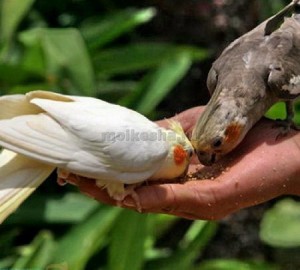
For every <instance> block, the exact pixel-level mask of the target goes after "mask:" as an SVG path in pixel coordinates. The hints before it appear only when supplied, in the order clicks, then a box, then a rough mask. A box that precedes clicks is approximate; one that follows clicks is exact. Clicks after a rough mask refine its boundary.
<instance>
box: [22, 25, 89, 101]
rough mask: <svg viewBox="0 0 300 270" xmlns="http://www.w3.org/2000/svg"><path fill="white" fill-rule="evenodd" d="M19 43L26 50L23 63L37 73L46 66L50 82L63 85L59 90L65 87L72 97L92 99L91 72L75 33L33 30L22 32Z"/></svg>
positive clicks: (68, 30)
mask: <svg viewBox="0 0 300 270" xmlns="http://www.w3.org/2000/svg"><path fill="white" fill-rule="evenodd" d="M20 40H21V41H22V42H23V43H24V45H26V46H27V48H28V50H29V51H28V52H27V54H26V56H27V57H28V58H27V59H26V62H25V63H28V64H29V63H31V62H33V63H35V64H36V65H37V66H38V68H37V67H36V68H35V69H36V70H37V71H40V72H41V71H42V70H43V66H45V69H46V71H45V73H46V77H47V78H48V80H49V82H53V83H54V84H55V83H56V84H57V83H58V82H59V81H62V82H61V84H60V86H67V90H69V92H70V91H72V92H71V94H76V93H77V94H83V95H88V96H94V94H95V78H94V70H93V67H92V63H91V61H90V57H89V54H88V52H87V49H86V46H85V43H84V41H83V39H82V37H81V35H80V33H79V32H78V30H76V29H73V28H69V29H34V30H29V31H26V32H23V33H22V34H21V35H20ZM38 46H40V49H39V47H38ZM40 50H41V51H42V52H43V53H42V54H43V55H44V58H43V57H42V56H41V53H40ZM41 59H42V60H41ZM24 61H25V60H24ZM43 62H44V63H45V64H44V63H43ZM28 64H27V65H28ZM70 89H71V90H70Z"/></svg>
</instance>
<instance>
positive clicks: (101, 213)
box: [52, 205, 121, 270]
mask: <svg viewBox="0 0 300 270" xmlns="http://www.w3.org/2000/svg"><path fill="white" fill-rule="evenodd" d="M120 210H121V209H119V208H112V207H109V206H102V205H101V206H99V207H98V209H97V210H96V211H95V212H94V213H93V214H92V215H90V216H89V217H88V218H87V219H86V221H85V222H83V223H80V224H78V225H75V226H74V227H72V228H71V229H70V231H69V232H67V233H66V234H65V235H64V236H63V238H62V239H61V240H60V241H58V243H57V247H56V250H55V253H54V256H53V259H52V263H53V264H62V263H63V264H65V265H66V267H68V269H72V270H83V269H86V268H85V266H86V264H87V262H88V260H89V258H90V257H91V256H92V255H94V253H95V252H97V251H99V250H100V249H101V248H103V246H104V245H105V243H106V241H107V235H108V232H109V231H110V230H111V228H112V226H113V224H114V222H115V220H116V218H117V216H118V215H119V213H120Z"/></svg>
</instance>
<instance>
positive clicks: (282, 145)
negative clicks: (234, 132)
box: [68, 107, 300, 220]
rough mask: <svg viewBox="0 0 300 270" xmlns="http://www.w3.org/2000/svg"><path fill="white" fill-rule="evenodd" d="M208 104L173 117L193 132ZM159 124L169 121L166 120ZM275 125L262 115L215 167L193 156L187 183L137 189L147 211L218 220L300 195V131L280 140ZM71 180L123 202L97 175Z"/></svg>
mask: <svg viewBox="0 0 300 270" xmlns="http://www.w3.org/2000/svg"><path fill="white" fill-rule="evenodd" d="M203 109H204V108H203V107H197V108H193V109H190V110H187V111H185V112H183V113H181V114H179V115H177V116H175V117H174V119H175V120H177V121H179V122H180V123H181V124H182V126H183V128H184V130H185V132H186V133H187V134H188V135H191V132H192V129H193V127H194V125H195V122H196V120H197V119H198V117H199V114H200V113H201V112H202V111H203ZM158 124H159V125H162V126H167V121H165V120H163V121H159V122H158ZM273 125H274V123H273V122H272V121H270V120H266V119H263V120H261V121H260V122H259V123H258V124H256V125H255V126H254V127H253V128H252V130H250V132H249V133H248V134H247V136H246V138H245V139H244V140H243V142H242V143H241V144H240V145H239V146H238V147H237V148H236V149H235V150H234V151H233V152H231V153H230V154H228V155H226V156H225V157H224V158H223V159H222V160H220V161H219V162H218V163H217V164H214V165H213V166H211V167H205V166H202V165H200V164H199V163H198V160H197V158H196V157H194V158H193V159H192V161H191V164H190V167H189V173H188V175H189V179H188V181H186V182H185V183H164V184H150V185H143V186H140V187H138V188H136V193H137V194H138V196H139V199H140V205H141V208H142V211H143V212H149V213H150V212H151V213H165V214H172V215H176V216H180V217H184V218H189V219H211V220H217V219H221V218H223V217H224V216H226V215H228V214H231V213H233V212H235V211H238V210H239V209H242V208H245V207H249V206H253V205H256V204H259V203H262V202H265V201H268V200H270V199H272V198H275V197H278V196H281V195H284V194H298V195H299V194H300V182H299V176H300V161H299V160H300V158H299V157H300V133H297V132H296V131H294V130H292V131H291V132H290V133H289V134H288V135H287V136H286V137H283V138H281V139H280V140H276V137H277V135H278V132H279V130H278V129H276V128H273ZM68 182H70V183H72V184H75V185H77V186H78V188H79V189H80V191H81V192H82V193H84V194H86V195H88V196H91V197H93V198H95V199H96V200H98V201H100V202H104V203H107V204H111V205H117V204H118V205H120V203H117V202H116V201H114V200H113V199H111V198H110V197H109V196H108V194H107V193H106V192H105V191H104V190H101V189H99V188H98V187H97V186H96V185H95V182H94V181H92V180H87V179H86V178H81V177H78V176H75V175H70V177H69V179H68ZM121 206H122V207H124V208H130V209H136V204H135V202H134V200H133V199H132V198H131V197H126V198H125V200H124V201H123V202H121Z"/></svg>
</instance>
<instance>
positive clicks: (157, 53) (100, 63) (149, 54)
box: [93, 43, 174, 76]
mask: <svg viewBox="0 0 300 270" xmlns="http://www.w3.org/2000/svg"><path fill="white" fill-rule="evenodd" d="M172 54H174V46H173V45H171V44H167V43H138V44H130V45H127V46H123V47H120V48H113V49H107V50H104V51H102V52H100V53H99V54H98V55H97V56H96V57H95V58H94V60H93V62H94V64H95V68H96V70H97V73H98V74H102V76H108V75H109V76H111V75H115V74H128V73H132V72H135V71H142V70H146V69H149V68H153V67H156V66H158V65H160V64H161V63H162V62H163V61H164V60H165V59H167V58H170V56H171V55H172Z"/></svg>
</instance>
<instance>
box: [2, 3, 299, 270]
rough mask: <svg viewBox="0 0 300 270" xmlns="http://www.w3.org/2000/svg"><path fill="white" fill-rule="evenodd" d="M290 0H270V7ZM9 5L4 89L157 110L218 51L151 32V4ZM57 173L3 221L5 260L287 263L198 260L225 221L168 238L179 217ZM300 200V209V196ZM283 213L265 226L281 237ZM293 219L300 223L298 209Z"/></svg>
mask: <svg viewBox="0 0 300 270" xmlns="http://www.w3.org/2000/svg"><path fill="white" fill-rule="evenodd" d="M199 2H201V1H199ZM204 2H205V1H204ZM283 2H284V1H266V9H263V10H262V15H261V16H262V17H263V16H264V17H266V16H269V15H270V14H272V13H273V11H275V10H278V9H279V8H280V7H281V6H282V5H283V4H284V3H283ZM0 5H1V6H0V94H1V95H4V94H15V93H25V92H27V91H30V90H36V89H43V90H50V91H56V92H61V93H64V94H71V95H87V96H94V97H98V98H102V99H105V100H107V101H110V102H115V103H119V104H122V105H124V106H127V107H130V108H133V109H135V110H137V111H139V112H141V113H143V114H145V115H147V116H149V117H152V118H155V117H158V116H159V115H158V113H157V111H156V108H157V106H158V105H159V104H160V103H161V102H162V101H163V100H164V99H165V98H166V97H167V96H168V95H169V94H170V93H171V91H172V90H173V89H174V87H175V86H176V85H177V84H178V83H179V82H180V81H181V80H182V79H183V78H184V77H185V76H187V73H188V71H189V70H190V68H191V66H192V65H193V64H200V65H201V63H202V62H203V61H206V60H208V58H210V57H211V55H212V53H213V52H212V51H211V49H210V48H208V47H207V48H199V47H196V46H193V45H190V44H188V42H186V44H182V43H181V44H176V43H172V42H161V41H155V40H151V39H149V38H148V39H146V38H144V37H142V36H141V35H140V31H139V30H140V29H141V27H143V25H145V24H147V23H149V22H150V21H151V20H152V19H153V17H154V16H155V15H156V13H157V11H156V9H155V8H152V7H144V8H142V7H136V6H134V5H129V4H125V3H117V1H109V0H105V1H98V3H97V1H94V2H93V1H70V0H64V1H63V0H61V1H49V2H47V1H43V0H1V2H0ZM86 6H89V7H90V8H86ZM99 7H101V8H102V9H101V12H100V11H99ZM270 8H272V9H270ZM52 12H53V13H54V14H55V15H57V14H58V15H57V17H55V18H53V14H52ZM191 98H192V99H193V97H191ZM276 110H277V109H276ZM280 110H281V109H280ZM280 113H281V112H280ZM271 116H274V114H273V113H271ZM54 181H55V175H53V176H52V177H50V179H49V180H48V181H47V182H46V183H45V184H43V185H42V186H41V187H40V188H39V190H38V191H37V192H36V193H35V194H34V195H33V196H31V197H30V198H29V199H28V200H27V201H26V202H25V203H24V205H23V206H22V207H21V208H20V209H19V210H17V212H16V213H15V214H13V215H12V216H11V217H10V218H9V219H7V220H6V221H5V222H4V224H3V225H2V226H1V228H0V269H72V270H81V269H111V270H113V269H115V270H122V269H124V270H125V269H126V270H127V269H130V270H135V269H157V270H159V269H164V270H165V269H179V270H180V269H195V270H196V269H202V270H204V269H205V270H207V269H220V270H225V269H279V268H278V267H277V266H276V265H274V264H270V263H268V262H264V261H262V260H258V261H257V260H256V261H252V260H245V261H240V260H238V259H234V258H232V259H230V260H226V259H218V258H215V259H213V260H204V261H202V260H201V261H198V260H197V259H198V258H199V256H200V255H201V254H202V252H203V251H204V250H205V248H206V247H207V246H208V244H209V242H210V241H211V239H212V238H213V237H214V236H215V235H216V233H217V231H218V224H217V223H215V222H208V221H193V222H192V221H189V222H187V221H186V222H185V229H184V230H183V231H182V230H181V231H182V232H181V234H180V237H174V238H175V239H177V240H176V241H175V242H174V243H173V244H169V245H168V244H165V245H160V244H159V240H160V239H162V238H163V237H164V236H165V235H168V232H170V231H171V232H174V233H176V231H177V230H178V228H177V226H178V224H181V223H180V222H181V221H180V219H178V218H176V217H172V216H165V215H146V214H144V215H141V214H138V213H135V212H132V211H126V210H121V209H118V208H113V207H109V206H105V205H101V204H99V203H98V202H96V201H94V200H91V199H90V198H87V197H86V196H84V195H82V194H79V193H78V192H77V191H76V190H75V189H74V188H72V187H64V188H62V187H57V186H56V185H55V183H54ZM293 207H294V208H293V209H294V211H293V213H295V211H296V212H297V211H298V212H297V213H299V205H294V206H293ZM285 209H290V208H289V207H281V208H280V211H279V215H282V211H285ZM295 209H296V210H295ZM277 214H278V211H273V212H271V213H270V214H269V216H266V219H265V220H264V222H263V230H262V232H261V234H262V239H263V240H264V241H266V242H267V243H268V244H270V245H272V244H273V245H275V246H278V245H279V246H280V243H281V242H280V239H277V238H276V237H275V240H274V234H273V235H272V232H276V230H278V227H276V228H272V224H274V223H273V222H272V219H273V220H274V219H275V220H276V215H277ZM270 219H271V221H270ZM291 222H298V223H299V216H298V219H297V217H295V216H294V218H292V221H291ZM298 223H295V224H296V225H295V226H297V224H298ZM270 224H271V225H270ZM293 224H294V223H293ZM295 226H294V227H293V228H295ZM291 230H292V229H291ZM270 235H271V236H270ZM275 235H277V234H275ZM290 238H291V239H292V237H290ZM293 240H294V239H293ZM272 241H273V242H272ZM291 241H292V240H291ZM274 242H275V244H274ZM278 243H279V244H278ZM288 243H291V245H289V244H287V241H285V242H284V245H285V246H293V247H295V246H297V245H299V241H298V242H296V243H295V241H292V242H288ZM224 248H226V247H224Z"/></svg>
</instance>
